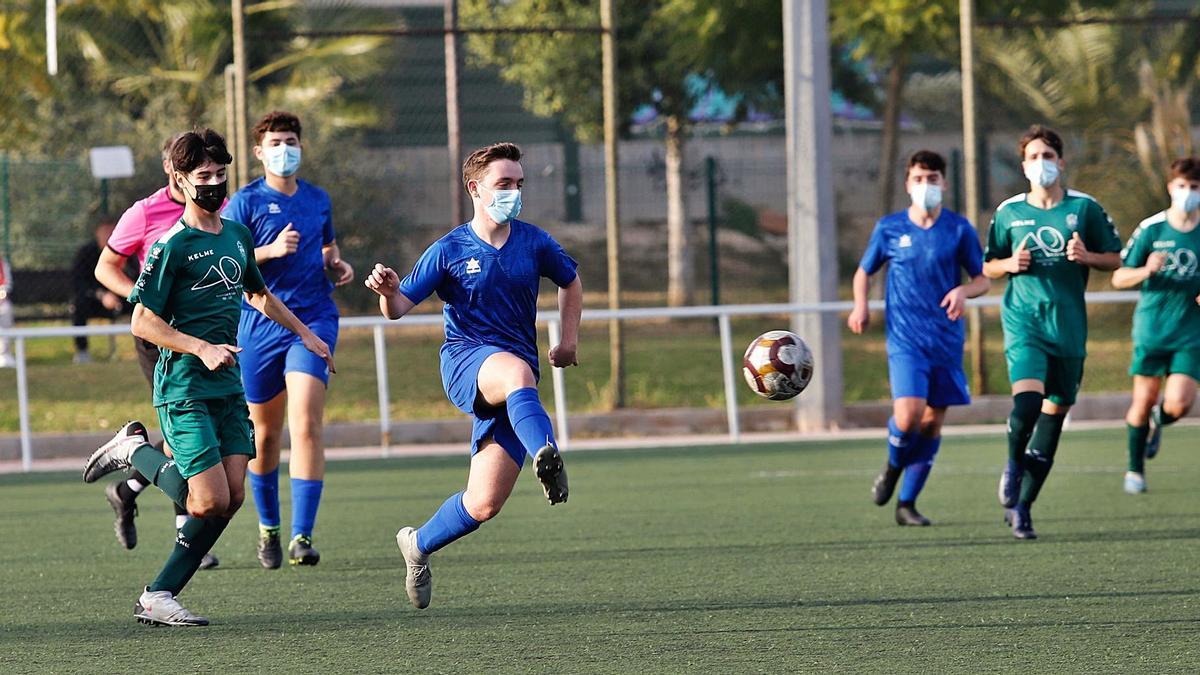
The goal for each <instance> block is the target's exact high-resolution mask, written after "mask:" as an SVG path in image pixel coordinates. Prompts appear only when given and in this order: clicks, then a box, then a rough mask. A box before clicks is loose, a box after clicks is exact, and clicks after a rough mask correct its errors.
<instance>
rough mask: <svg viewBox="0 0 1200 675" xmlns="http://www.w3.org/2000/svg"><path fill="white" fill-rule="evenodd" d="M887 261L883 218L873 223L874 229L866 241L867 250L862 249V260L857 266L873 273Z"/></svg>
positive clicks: (868, 272)
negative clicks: (869, 238)
mask: <svg viewBox="0 0 1200 675" xmlns="http://www.w3.org/2000/svg"><path fill="white" fill-rule="evenodd" d="M887 261H888V252H887V237H886V236H885V235H884V232H883V220H880V221H879V222H877V223H875V231H874V232H872V233H871V240H870V241H868V242H867V250H865V251H863V256H862V260H860V261H859V263H858V266H859V267H861V268H862V269H863V271H864V272H866V273H867V274H875V273H876V272H878V271H879V268H880V267H883V264H884V263H885V262H887Z"/></svg>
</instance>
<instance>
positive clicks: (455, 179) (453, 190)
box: [443, 0, 464, 226]
mask: <svg viewBox="0 0 1200 675" xmlns="http://www.w3.org/2000/svg"><path fill="white" fill-rule="evenodd" d="M445 28H446V32H445V35H444V36H443V41H444V43H445V51H446V150H447V152H448V153H449V156H450V219H451V221H452V222H453V223H454V225H455V226H458V225H461V224H462V223H463V220H464V216H463V198H462V188H461V187H460V185H461V184H460V183H459V176H458V164H459V162H461V161H462V128H461V125H460V123H459V116H458V113H459V109H458V32H457V31H458V0H446V8H445Z"/></svg>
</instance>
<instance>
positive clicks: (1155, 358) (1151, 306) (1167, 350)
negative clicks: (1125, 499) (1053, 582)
mask: <svg viewBox="0 0 1200 675" xmlns="http://www.w3.org/2000/svg"><path fill="white" fill-rule="evenodd" d="M1167 192H1168V193H1169V194H1170V195H1171V206H1170V207H1169V208H1167V210H1166V211H1162V212H1160V213H1158V214H1155V215H1153V216H1150V217H1149V218H1147V219H1145V220H1143V221H1142V223H1141V224H1140V225H1138V228H1137V229H1136V230H1134V232H1133V236H1132V237H1130V238H1129V243H1128V244H1126V245H1125V250H1123V251H1121V262H1122V267H1121V269H1119V270H1117V271H1116V272H1113V278H1112V283H1113V286H1116V287H1117V288H1132V287H1134V286H1140V287H1141V291H1142V295H1141V298H1140V299H1139V300H1138V305H1137V310H1136V311H1134V314H1133V362H1132V363H1131V364H1130V366H1129V374H1130V375H1132V376H1133V402H1132V404H1131V405H1130V406H1129V412H1128V413H1126V415H1125V422H1126V424H1127V427H1128V434H1129V470H1128V471H1127V472H1126V473H1125V491H1126V492H1128V493H1130V494H1138V493H1141V492H1145V491H1146V460H1147V459H1151V458H1153V457H1154V456H1155V455H1156V454H1158V449H1159V445H1160V443H1161V440H1162V429H1163V427H1164V426H1167V425H1168V424H1171V423H1172V422H1174V421H1175V420H1177V419H1179V418H1180V417H1183V416H1184V415H1187V414H1188V411H1189V410H1190V409H1191V407H1192V403H1193V402H1194V401H1195V400H1196V382H1197V380H1200V305H1198V304H1197V303H1200V270H1197V267H1198V266H1200V257H1198V255H1200V229H1197V227H1196V226H1197V225H1198V224H1200V158H1196V157H1185V158H1183V159H1177V160H1175V161H1174V162H1173V163H1172V164H1171V169H1170V172H1169V174H1168V180H1167ZM1164 377H1165V378H1166V380H1167V384H1166V387H1165V391H1163V389H1164V387H1163V385H1162V380H1163V378H1164ZM1160 392H1161V393H1162V394H1163V396H1162V398H1163V401H1162V403H1159V402H1158V398H1159V394H1160Z"/></svg>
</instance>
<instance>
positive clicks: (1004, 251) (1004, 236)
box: [983, 210, 1012, 261]
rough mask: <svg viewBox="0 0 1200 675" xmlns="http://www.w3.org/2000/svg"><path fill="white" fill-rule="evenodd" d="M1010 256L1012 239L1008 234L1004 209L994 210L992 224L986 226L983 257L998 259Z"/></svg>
mask: <svg viewBox="0 0 1200 675" xmlns="http://www.w3.org/2000/svg"><path fill="white" fill-rule="evenodd" d="M1011 257H1012V239H1011V238H1010V236H1009V229H1008V218H1006V217H1004V211H1003V210H1000V211H997V212H996V215H995V216H993V217H992V224H991V225H989V226H988V236H987V247H986V248H984V251H983V259H984V260H985V261H986V260H998V259H1003V258H1011Z"/></svg>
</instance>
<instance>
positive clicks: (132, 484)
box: [125, 478, 146, 495]
mask: <svg viewBox="0 0 1200 675" xmlns="http://www.w3.org/2000/svg"><path fill="white" fill-rule="evenodd" d="M125 484H126V485H128V486H129V489H130V490H133V494H135V495H136V494H137V493H139V492H141V491H142V490H145V489H146V486H145V485H142V484H141V483H139V482H137V481H136V480H134V479H132V478H130V479H129V480H127V481H125Z"/></svg>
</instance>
